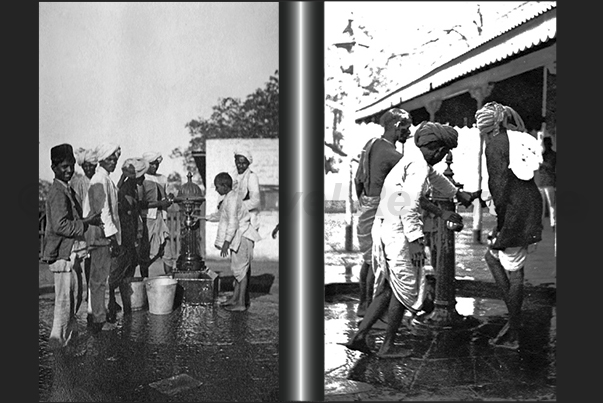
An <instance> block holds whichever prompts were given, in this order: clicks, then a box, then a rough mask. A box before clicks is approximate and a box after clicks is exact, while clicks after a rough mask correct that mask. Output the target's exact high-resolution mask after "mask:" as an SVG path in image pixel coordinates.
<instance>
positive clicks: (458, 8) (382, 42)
mask: <svg viewBox="0 0 603 403" xmlns="http://www.w3.org/2000/svg"><path fill="white" fill-rule="evenodd" d="M521 3H522V2H517V1H493V2H483V1H370V2H366V1H358V2H348V1H345V2H325V45H329V44H332V43H336V42H338V39H339V38H342V31H343V29H344V28H345V27H346V25H347V23H348V18H351V19H353V20H354V21H355V23H356V24H358V25H362V26H365V27H366V29H367V30H368V31H369V33H370V34H371V36H372V37H373V38H372V39H371V43H370V45H371V46H372V47H373V48H376V49H387V51H388V52H391V53H392V54H401V53H410V54H411V55H413V54H415V53H416V51H417V50H419V49H421V46H422V45H423V44H424V43H426V42H428V41H431V40H434V39H443V37H444V35H443V30H444V29H449V28H452V27H454V26H459V31H460V32H462V33H463V34H464V35H465V36H466V37H467V38H468V39H469V40H471V39H474V38H477V37H478V34H477V27H476V25H475V24H474V23H473V21H474V20H475V19H476V17H477V9H478V6H479V9H480V11H481V14H482V16H483V23H484V27H485V28H486V29H487V28H489V27H490V26H491V25H492V23H493V21H495V20H496V19H497V18H499V17H500V16H501V15H502V14H505V13H507V12H509V11H510V10H511V9H513V8H516V7H518V6H519V5H521ZM452 38H458V37H457V36H456V35H452ZM449 44H450V42H449V41H439V42H437V43H434V44H433V45H432V47H431V48H429V52H428V54H426V55H425V56H424V57H421V58H420V59H419V58H414V59H413V62H412V63H407V64H406V66H405V68H404V71H403V72H401V73H403V76H404V77H406V78H405V81H411V80H412V79H414V78H417V77H419V76H421V75H423V74H424V73H426V71H425V68H426V66H425V63H431V62H433V61H434V60H435V59H437V58H439V57H440V56H441V57H444V58H446V57H450V58H451V57H452V56H453V55H452V54H444V53H446V52H449V51H457V48H454V49H453V48H451V47H450V46H449ZM433 46H435V47H436V48H437V50H435V48H434V47H433ZM460 50H462V49H460ZM356 52H358V53H357V57H359V58H362V56H363V54H365V55H371V54H374V53H370V52H368V51H363V48H362V47H357V50H356ZM388 55H389V54H388ZM367 60H369V61H368V62H367V63H370V59H367ZM365 61H366V60H365ZM381 62H383V61H381Z"/></svg>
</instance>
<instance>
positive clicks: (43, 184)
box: [38, 179, 52, 207]
mask: <svg viewBox="0 0 603 403" xmlns="http://www.w3.org/2000/svg"><path fill="white" fill-rule="evenodd" d="M39 182H40V183H39V186H38V189H39V196H38V204H39V206H40V207H42V206H44V203H45V202H46V197H47V196H48V191H49V190H50V186H51V185H52V183H51V182H48V181H46V180H44V179H39Z"/></svg>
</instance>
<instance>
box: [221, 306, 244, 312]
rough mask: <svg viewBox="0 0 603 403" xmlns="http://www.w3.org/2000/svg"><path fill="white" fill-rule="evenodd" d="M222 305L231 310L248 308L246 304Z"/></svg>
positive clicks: (239, 310)
mask: <svg viewBox="0 0 603 403" xmlns="http://www.w3.org/2000/svg"><path fill="white" fill-rule="evenodd" d="M222 307H223V308H224V309H226V310H227V311H230V312H243V311H246V310H247V307H246V306H245V305H226V306H225V305H223V306H222Z"/></svg>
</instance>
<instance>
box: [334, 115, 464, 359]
mask: <svg viewBox="0 0 603 403" xmlns="http://www.w3.org/2000/svg"><path fill="white" fill-rule="evenodd" d="M457 138H458V134H457V132H456V130H454V129H453V128H452V127H449V126H444V125H441V124H439V123H432V122H423V123H422V124H421V125H419V127H418V129H417V130H416V132H415V135H414V139H415V144H416V146H417V147H412V146H411V147H405V149H404V155H403V156H402V158H400V160H399V161H398V162H397V163H396V165H394V167H393V168H392V169H391V170H390V172H389V173H388V174H387V176H386V177H385V180H384V182H383V186H382V190H381V194H380V200H379V205H378V208H377V212H376V214H375V221H374V223H373V227H372V232H371V234H372V242H373V247H372V266H373V272H374V274H375V287H376V292H375V296H374V299H373V301H372V302H371V304H370V305H369V307H368V308H367V311H366V315H365V317H364V319H363V320H362V322H361V324H360V327H359V329H358V332H357V333H356V334H355V335H354V336H353V337H352V338H351V339H350V341H349V342H348V343H346V344H345V346H346V347H348V348H349V349H352V350H358V351H362V352H364V353H371V350H370V348H369V346H368V344H367V336H368V332H369V330H370V329H371V327H372V326H373V325H374V324H375V323H376V322H377V320H378V319H379V318H380V317H381V316H382V315H383V314H384V313H385V312H386V311H387V319H388V320H387V328H386V333H385V339H384V341H383V344H382V345H381V348H380V350H379V352H378V355H379V356H380V357H383V358H395V357H404V356H407V355H409V354H410V353H411V351H409V350H399V351H396V350H395V349H394V337H395V335H396V331H397V330H398V327H399V326H400V323H401V322H402V318H403V316H404V311H405V310H408V311H410V312H412V313H416V312H418V311H419V310H420V309H421V308H422V305H423V302H424V299H425V290H426V287H425V285H426V284H425V275H424V263H425V256H426V255H425V244H424V239H423V222H422V208H425V207H427V204H429V203H431V202H429V201H428V200H426V199H425V198H424V195H425V192H426V191H427V189H428V186H430V185H431V186H433V187H434V188H435V189H437V190H438V191H439V192H440V193H442V194H443V195H444V196H447V197H450V198H453V197H455V196H456V195H457V194H458V192H459V190H458V189H457V188H456V186H454V184H453V183H451V182H450V181H449V180H448V179H447V178H446V177H445V176H443V175H441V174H438V173H437V172H436V171H435V170H434V169H433V165H435V164H437V163H438V162H440V161H441V160H442V159H443V158H444V157H445V156H446V154H448V152H449V151H450V149H452V148H455V147H456V146H457ZM469 199H470V197H469ZM466 201H467V202H468V203H470V200H466ZM431 204H433V203H431ZM429 209H430V211H433V212H434V213H436V214H437V215H438V216H439V217H441V218H442V219H445V220H447V221H452V222H455V223H462V218H461V216H460V215H458V214H456V213H453V212H450V211H442V210H441V209H439V207H437V206H435V205H433V206H429Z"/></svg>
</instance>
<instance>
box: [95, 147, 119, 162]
mask: <svg viewBox="0 0 603 403" xmlns="http://www.w3.org/2000/svg"><path fill="white" fill-rule="evenodd" d="M95 153H96V157H97V158H98V160H99V161H102V160H104V159H107V158H108V157H110V156H111V155H113V154H114V153H115V154H117V158H119V156H120V155H121V147H120V146H118V145H117V144H112V143H103V144H101V145H99V146H97V147H96V151H95Z"/></svg>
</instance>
